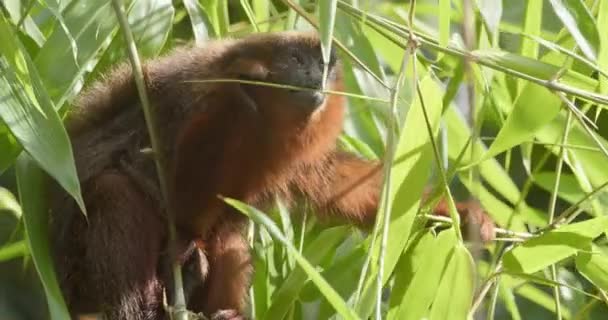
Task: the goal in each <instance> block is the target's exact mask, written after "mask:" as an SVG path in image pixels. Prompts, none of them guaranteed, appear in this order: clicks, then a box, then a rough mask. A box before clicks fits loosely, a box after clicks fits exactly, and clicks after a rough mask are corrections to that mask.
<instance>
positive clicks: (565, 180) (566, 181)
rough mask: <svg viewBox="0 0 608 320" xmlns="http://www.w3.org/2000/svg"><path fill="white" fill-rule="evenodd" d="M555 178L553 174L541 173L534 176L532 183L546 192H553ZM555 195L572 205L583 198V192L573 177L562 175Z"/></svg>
mask: <svg viewBox="0 0 608 320" xmlns="http://www.w3.org/2000/svg"><path fill="white" fill-rule="evenodd" d="M555 177H556V174H555V172H541V173H538V174H535V175H534V182H536V184H538V185H539V186H540V187H541V188H543V189H545V190H546V191H547V192H553V188H554V187H553V186H554V185H555ZM557 195H558V196H559V197H560V198H562V199H564V200H566V201H568V202H569V203H572V204H574V203H577V202H578V201H580V200H581V199H583V197H585V192H584V191H583V190H582V189H581V187H580V185H579V183H578V181H577V180H576V177H575V176H574V175H572V174H567V173H562V174H561V176H560V179H559V189H558V191H557Z"/></svg>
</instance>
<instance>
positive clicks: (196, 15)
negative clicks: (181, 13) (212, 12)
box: [183, 0, 213, 44]
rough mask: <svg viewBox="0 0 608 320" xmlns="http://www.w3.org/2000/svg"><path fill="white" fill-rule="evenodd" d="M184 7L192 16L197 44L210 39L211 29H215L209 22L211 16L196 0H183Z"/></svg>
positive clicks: (189, 15)
mask: <svg viewBox="0 0 608 320" xmlns="http://www.w3.org/2000/svg"><path fill="white" fill-rule="evenodd" d="M183 2H184V7H185V8H186V11H187V12H188V17H190V23H191V24H192V33H193V34H194V40H195V41H196V43H197V44H202V43H203V42H205V41H206V40H207V39H209V35H210V30H209V28H210V27H211V31H213V26H211V25H210V23H209V17H207V14H206V13H205V11H203V8H201V7H200V4H199V2H198V1H196V0H183Z"/></svg>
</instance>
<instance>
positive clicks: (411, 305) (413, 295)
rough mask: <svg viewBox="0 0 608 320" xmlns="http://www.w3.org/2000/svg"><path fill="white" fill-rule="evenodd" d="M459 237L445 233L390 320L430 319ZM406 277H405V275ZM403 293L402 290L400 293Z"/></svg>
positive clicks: (422, 259) (428, 253) (428, 252)
mask: <svg viewBox="0 0 608 320" xmlns="http://www.w3.org/2000/svg"><path fill="white" fill-rule="evenodd" d="M456 242H457V241H456V234H455V233H454V231H453V230H451V229H450V230H446V231H444V232H441V233H440V234H439V236H437V238H436V239H434V240H433V241H432V243H431V245H430V246H429V248H428V249H429V250H426V251H425V252H423V255H422V257H420V262H419V263H420V264H419V267H418V268H417V270H416V271H415V272H414V274H413V277H412V278H411V281H410V282H409V286H408V287H407V290H405V293H402V294H401V297H400V301H401V303H399V304H398V305H393V306H392V309H391V311H390V312H389V316H388V319H395V320H410V319H411V320H414V319H415V320H418V319H423V318H425V316H427V315H428V312H429V307H430V306H431V304H432V303H433V300H434V299H435V296H436V294H437V289H438V288H439V285H440V282H441V275H442V274H443V272H444V270H445V268H446V265H447V264H448V261H450V258H451V257H452V255H453V252H454V246H455V245H456ZM401 275H402V276H403V275H404V274H401ZM399 292H400V293H401V292H402V289H399Z"/></svg>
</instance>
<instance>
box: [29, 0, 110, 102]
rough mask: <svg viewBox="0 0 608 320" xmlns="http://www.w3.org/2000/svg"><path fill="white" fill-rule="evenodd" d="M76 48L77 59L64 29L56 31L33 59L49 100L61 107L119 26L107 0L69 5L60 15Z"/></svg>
mask: <svg viewBox="0 0 608 320" xmlns="http://www.w3.org/2000/svg"><path fill="white" fill-rule="evenodd" d="M62 15H63V18H64V21H65V25H66V27H67V29H68V30H69V31H70V33H71V34H72V35H73V36H74V39H73V40H74V41H75V43H76V46H77V47H78V54H77V56H76V58H75V57H74V55H73V52H72V51H71V50H70V49H69V48H70V46H71V45H70V42H71V40H70V38H69V37H68V36H67V35H66V33H65V30H63V29H61V28H56V29H55V30H54V32H53V33H52V34H51V35H49V37H48V40H47V41H46V42H45V43H44V46H43V47H42V48H40V51H39V52H38V55H37V56H36V58H35V63H36V67H37V68H38V71H39V72H40V77H41V79H42V81H43V83H44V86H45V88H46V89H47V92H48V93H49V95H50V96H51V98H52V100H53V101H54V102H55V103H56V104H57V107H61V105H62V104H63V102H64V101H66V100H67V98H68V97H69V96H70V95H71V93H72V91H73V88H74V87H75V86H76V85H77V84H79V83H81V82H82V76H83V75H84V74H85V73H86V71H87V67H91V66H94V63H95V62H96V61H97V59H99V56H100V53H102V52H103V51H104V50H105V48H107V47H108V45H109V44H110V41H111V40H112V38H113V37H114V35H115V33H116V30H118V27H117V26H118V24H117V22H116V16H115V14H114V11H113V10H112V7H111V5H110V1H107V2H104V3H102V4H99V5H82V4H79V5H75V4H72V5H70V6H68V7H67V9H66V10H65V11H64V12H63V13H62Z"/></svg>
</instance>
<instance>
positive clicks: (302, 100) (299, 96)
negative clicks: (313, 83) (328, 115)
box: [291, 90, 325, 110]
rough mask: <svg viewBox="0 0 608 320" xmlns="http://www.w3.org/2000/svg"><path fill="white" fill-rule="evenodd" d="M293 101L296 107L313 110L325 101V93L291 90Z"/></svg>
mask: <svg viewBox="0 0 608 320" xmlns="http://www.w3.org/2000/svg"><path fill="white" fill-rule="evenodd" d="M291 94H292V95H293V101H294V102H295V104H296V105H297V106H298V107H301V108H304V109H309V110H314V109H316V108H318V107H320V106H321V105H323V102H325V94H324V93H323V92H321V91H308V90H292V92H291Z"/></svg>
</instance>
